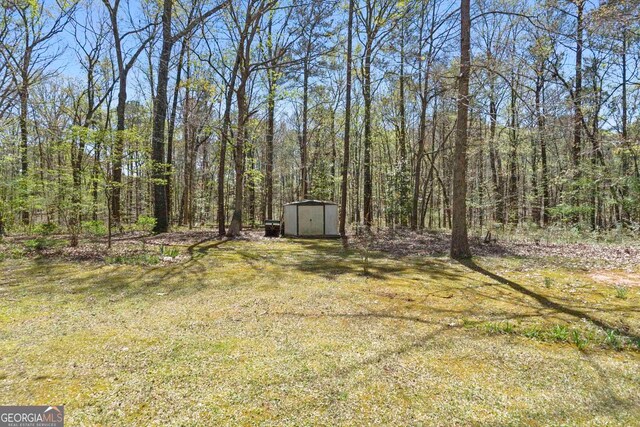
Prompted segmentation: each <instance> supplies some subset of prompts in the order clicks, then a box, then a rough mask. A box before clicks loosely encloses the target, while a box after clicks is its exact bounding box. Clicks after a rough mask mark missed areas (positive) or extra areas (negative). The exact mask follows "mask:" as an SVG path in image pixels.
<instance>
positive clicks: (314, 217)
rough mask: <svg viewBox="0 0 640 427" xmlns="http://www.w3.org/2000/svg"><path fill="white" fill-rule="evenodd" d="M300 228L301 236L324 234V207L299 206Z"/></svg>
mask: <svg viewBox="0 0 640 427" xmlns="http://www.w3.org/2000/svg"><path fill="white" fill-rule="evenodd" d="M298 209H299V210H298V227H300V228H299V233H300V235H301V236H321V235H322V234H324V218H323V214H322V212H323V210H322V206H298Z"/></svg>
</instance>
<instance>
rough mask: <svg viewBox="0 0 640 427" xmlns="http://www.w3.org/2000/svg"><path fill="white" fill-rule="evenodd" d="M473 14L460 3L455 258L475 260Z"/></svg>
mask: <svg viewBox="0 0 640 427" xmlns="http://www.w3.org/2000/svg"><path fill="white" fill-rule="evenodd" d="M470 15H471V14H470V5H469V0H460V74H459V77H458V117H457V123H456V143H455V148H454V161H453V218H452V230H451V257H452V258H469V257H471V250H470V249H469V241H468V238H467V121H468V113H469V72H470V68H471V52H470V51H471V16H470Z"/></svg>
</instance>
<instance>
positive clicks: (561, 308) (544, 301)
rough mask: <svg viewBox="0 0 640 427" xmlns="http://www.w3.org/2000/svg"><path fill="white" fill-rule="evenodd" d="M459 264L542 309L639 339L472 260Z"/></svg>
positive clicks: (635, 335) (636, 335)
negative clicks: (522, 296)
mask: <svg viewBox="0 0 640 427" xmlns="http://www.w3.org/2000/svg"><path fill="white" fill-rule="evenodd" d="M459 262H460V264H462V265H464V266H465V267H467V268H469V269H470V270H473V271H475V272H476V273H480V274H482V275H484V276H486V277H489V278H490V279H492V280H494V281H496V282H498V283H500V284H502V285H506V286H508V287H510V288H511V289H513V290H514V291H516V292H519V293H521V294H523V295H526V296H528V297H530V298H532V299H534V300H536V301H537V302H538V303H539V304H540V305H542V306H543V307H546V308H549V309H551V310H555V311H557V312H560V313H564V314H567V315H569V316H572V317H575V318H578V319H585V320H587V321H589V322H591V323H593V324H594V325H596V326H598V327H599V328H601V329H604V330H613V331H615V332H617V333H618V334H619V335H621V336H624V337H626V338H629V339H632V340H638V339H640V335H638V334H634V333H631V332H630V331H628V330H625V329H623V328H619V327H617V326H614V325H612V324H610V323H608V322H606V321H604V320H601V319H598V318H596V317H594V316H592V315H590V314H587V313H585V312H583V311H580V310H577V309H575V308H571V307H567V306H565V305H562V304H559V303H557V302H554V301H552V300H550V299H549V298H547V297H545V296H544V295H540V294H539V293H536V292H534V291H532V290H531V289H528V288H525V287H524V286H522V285H520V284H518V283H516V282H514V281H513V280H509V279H506V278H504V277H502V276H499V275H497V274H496V273H492V272H490V271H489V270H486V269H485V268H483V267H481V266H479V265H478V264H476V263H475V262H473V260H471V259H467V260H459Z"/></svg>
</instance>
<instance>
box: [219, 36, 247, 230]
mask: <svg viewBox="0 0 640 427" xmlns="http://www.w3.org/2000/svg"><path fill="white" fill-rule="evenodd" d="M242 49H243V48H242V44H240V46H239V47H238V50H237V52H236V60H235V63H234V64H233V69H232V70H231V75H230V76H229V84H228V86H227V93H226V95H225V105H224V116H223V119H222V131H221V133H220V167H219V168H218V212H217V216H218V234H220V235H221V236H224V235H225V234H226V230H225V229H226V211H225V208H224V207H225V191H224V190H225V179H224V178H225V166H226V161H227V145H228V144H229V129H230V127H231V105H232V104H233V94H234V91H235V86H236V79H237V76H238V69H239V68H240V62H241V60H242Z"/></svg>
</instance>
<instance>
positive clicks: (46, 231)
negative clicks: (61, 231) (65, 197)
mask: <svg viewBox="0 0 640 427" xmlns="http://www.w3.org/2000/svg"><path fill="white" fill-rule="evenodd" d="M57 229H58V226H57V225H55V224H54V223H52V222H45V223H42V224H36V226H35V227H33V232H34V233H36V234H40V235H42V236H49V235H51V234H53V233H55V232H56V230H57Z"/></svg>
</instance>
